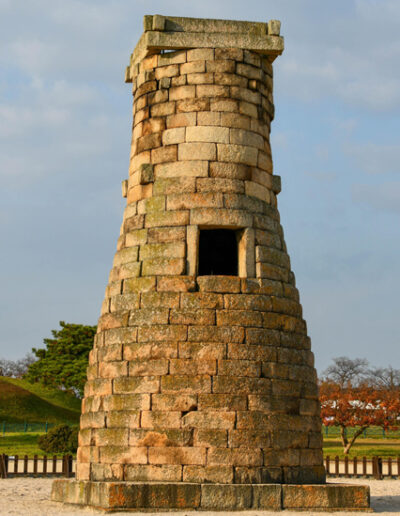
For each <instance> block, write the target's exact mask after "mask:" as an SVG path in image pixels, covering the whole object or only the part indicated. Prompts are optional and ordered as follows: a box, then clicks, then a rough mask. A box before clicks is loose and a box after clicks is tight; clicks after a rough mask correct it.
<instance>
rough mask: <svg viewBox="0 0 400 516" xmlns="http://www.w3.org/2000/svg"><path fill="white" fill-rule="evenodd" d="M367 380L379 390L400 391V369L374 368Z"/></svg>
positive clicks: (369, 372)
mask: <svg viewBox="0 0 400 516" xmlns="http://www.w3.org/2000/svg"><path fill="white" fill-rule="evenodd" d="M367 380H368V383H370V384H371V385H372V386H374V387H376V388H379V389H389V390H400V369H393V367H392V366H389V367H374V368H372V369H369V370H368V374H367Z"/></svg>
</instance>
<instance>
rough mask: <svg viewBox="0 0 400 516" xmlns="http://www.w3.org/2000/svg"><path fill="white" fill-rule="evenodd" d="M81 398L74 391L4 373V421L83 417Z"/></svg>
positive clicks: (0, 402) (0, 413)
mask: <svg viewBox="0 0 400 516" xmlns="http://www.w3.org/2000/svg"><path fill="white" fill-rule="evenodd" d="M79 415H80V400H79V399H77V398H75V397H74V396H73V395H71V394H69V393H66V392H63V391H60V390H58V389H50V388H47V387H44V386H42V385H40V384H32V383H29V382H27V381H26V380H19V379H15V378H6V377H4V376H1V377H0V424H1V423H2V422H3V421H5V422H6V423H25V422H32V423H46V422H47V423H59V424H61V423H68V424H76V423H78V421H79Z"/></svg>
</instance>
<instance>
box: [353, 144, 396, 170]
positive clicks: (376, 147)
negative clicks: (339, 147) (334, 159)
mask: <svg viewBox="0 0 400 516" xmlns="http://www.w3.org/2000/svg"><path fill="white" fill-rule="evenodd" d="M344 152H345V153H346V154H347V155H348V156H350V158H351V159H352V161H353V163H354V164H355V165H356V166H357V167H358V168H359V169H360V170H361V171H363V172H367V173H368V174H389V173H400V144H399V145H384V144H376V143H372V142H367V143H349V142H347V143H346V144H345V146H344Z"/></svg>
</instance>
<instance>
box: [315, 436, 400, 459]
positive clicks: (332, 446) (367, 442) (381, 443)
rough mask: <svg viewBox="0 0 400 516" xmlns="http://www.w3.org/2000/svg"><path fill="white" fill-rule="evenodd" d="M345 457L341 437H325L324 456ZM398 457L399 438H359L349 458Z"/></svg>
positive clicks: (399, 449) (399, 450) (399, 452)
mask: <svg viewBox="0 0 400 516" xmlns="http://www.w3.org/2000/svg"><path fill="white" fill-rule="evenodd" d="M325 455H330V456H331V457H335V456H336V455H338V456H339V457H342V458H343V457H344V454H343V447H342V444H341V442H340V440H339V439H334V438H333V439H324V456H325ZM374 455H378V456H379V457H397V456H398V455H400V440H399V439H385V440H383V439H359V440H357V441H356V442H355V444H353V446H352V447H351V449H350V452H349V458H353V457H373V456H374Z"/></svg>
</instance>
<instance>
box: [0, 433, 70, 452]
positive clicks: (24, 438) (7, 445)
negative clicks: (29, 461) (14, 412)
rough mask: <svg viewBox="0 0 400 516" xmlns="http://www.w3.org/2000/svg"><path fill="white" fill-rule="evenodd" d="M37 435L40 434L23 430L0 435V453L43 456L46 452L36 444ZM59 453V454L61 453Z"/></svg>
mask: <svg viewBox="0 0 400 516" xmlns="http://www.w3.org/2000/svg"><path fill="white" fill-rule="evenodd" d="M39 435H42V434H39V433H33V432H25V433H18V434H5V435H1V436H0V454H2V453H5V454H6V455H18V456H19V457H23V456H24V455H28V456H29V457H33V456H34V455H38V456H39V457H43V455H46V453H45V452H44V451H43V450H41V449H40V448H39V447H38V445H37V440H38V437H39ZM59 455H60V456H61V455H62V454H59Z"/></svg>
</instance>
